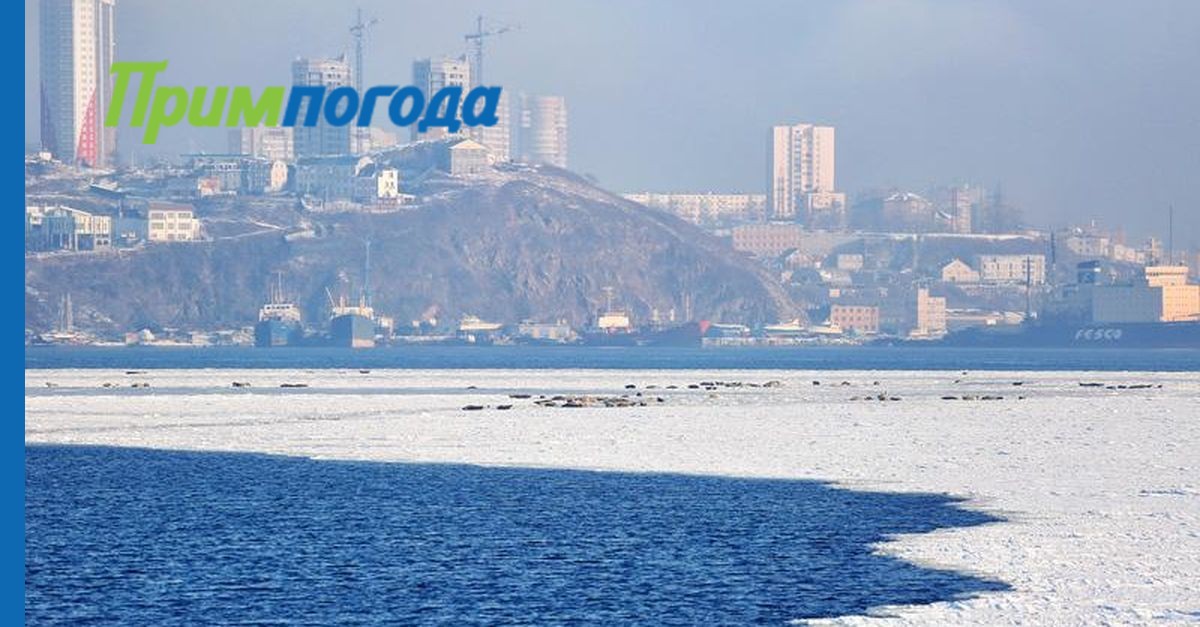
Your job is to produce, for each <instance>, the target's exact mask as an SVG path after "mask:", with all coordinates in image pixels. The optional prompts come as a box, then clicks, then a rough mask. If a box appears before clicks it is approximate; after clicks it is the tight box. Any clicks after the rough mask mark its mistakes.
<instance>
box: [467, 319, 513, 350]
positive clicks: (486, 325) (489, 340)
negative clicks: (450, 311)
mask: <svg viewBox="0 0 1200 627" xmlns="http://www.w3.org/2000/svg"><path fill="white" fill-rule="evenodd" d="M503 329H504V325H503V324H501V323H499V322H488V321H486V320H483V319H482V318H480V317H479V316H472V315H466V316H463V317H462V320H460V321H459V323H458V335H457V339H458V341H460V342H464V343H467V344H478V345H484V344H496V343H499V342H501V341H503V339H504V338H503V337H502V334H501V331H502V330H503Z"/></svg>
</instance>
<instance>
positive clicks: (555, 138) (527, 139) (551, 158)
mask: <svg viewBox="0 0 1200 627" xmlns="http://www.w3.org/2000/svg"><path fill="white" fill-rule="evenodd" d="M517 120H518V122H517V141H516V147H517V159H518V160H520V161H524V162H526V163H544V164H547V165H552V166H556V167H559V168H566V167H567V101H566V100H565V99H564V98H563V97H562V96H531V95H527V94H521V96H520V109H519V115H518V118H517Z"/></svg>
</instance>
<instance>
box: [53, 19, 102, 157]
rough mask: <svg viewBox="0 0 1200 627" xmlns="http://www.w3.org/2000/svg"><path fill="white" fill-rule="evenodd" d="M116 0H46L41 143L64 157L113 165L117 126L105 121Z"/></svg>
mask: <svg viewBox="0 0 1200 627" xmlns="http://www.w3.org/2000/svg"><path fill="white" fill-rule="evenodd" d="M115 1H116V0H42V2H41V7H40V11H41V24H40V37H41V41H40V62H41V103H42V106H41V115H42V146H43V147H44V148H45V149H46V150H48V151H49V152H50V153H51V154H53V155H54V157H55V158H57V159H59V160H60V161H63V162H65V163H77V164H82V165H88V166H91V167H98V168H102V167H109V166H111V165H112V161H113V156H114V153H115V151H116V144H117V135H116V128H111V127H105V126H104V116H105V113H107V110H108V101H109V98H110V94H111V91H112V78H111V77H110V75H109V67H110V66H111V65H112V62H113V53H114V51H115V48H116V44H115V41H116V40H115V37H114V34H113V28H114V27H113V5H114V4H115Z"/></svg>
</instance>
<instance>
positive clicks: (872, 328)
mask: <svg viewBox="0 0 1200 627" xmlns="http://www.w3.org/2000/svg"><path fill="white" fill-rule="evenodd" d="M829 322H830V324H834V325H837V326H838V327H840V328H841V329H842V330H843V331H853V332H855V333H859V334H863V335H871V334H875V333H879V307H877V306H874V305H832V306H831V307H830V308H829Z"/></svg>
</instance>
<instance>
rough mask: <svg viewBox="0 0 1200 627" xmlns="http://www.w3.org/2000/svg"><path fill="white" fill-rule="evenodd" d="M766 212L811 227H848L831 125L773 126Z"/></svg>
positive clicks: (769, 155)
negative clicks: (836, 181)
mask: <svg viewBox="0 0 1200 627" xmlns="http://www.w3.org/2000/svg"><path fill="white" fill-rule="evenodd" d="M767 167H768V178H769V180H768V186H767V212H768V216H769V217H770V218H771V219H774V220H789V221H799V222H803V223H804V224H805V225H806V226H808V227H810V228H841V227H843V226H845V217H846V195H845V194H841V193H838V192H837V191H836V188H835V187H834V178H833V174H834V132H833V127H832V126H815V125H813V124H792V125H787V126H773V127H771V133H770V141H769V142H768V151H767Z"/></svg>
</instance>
